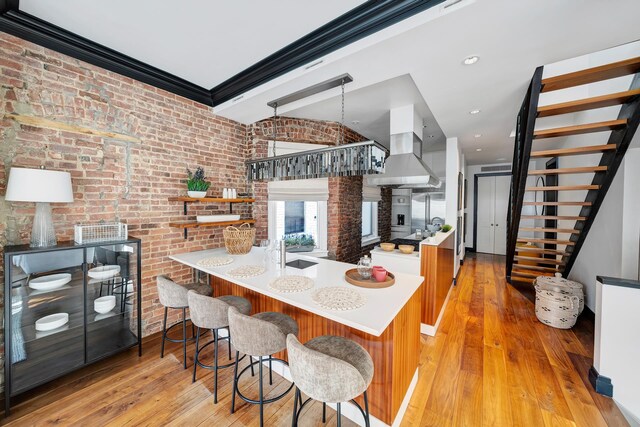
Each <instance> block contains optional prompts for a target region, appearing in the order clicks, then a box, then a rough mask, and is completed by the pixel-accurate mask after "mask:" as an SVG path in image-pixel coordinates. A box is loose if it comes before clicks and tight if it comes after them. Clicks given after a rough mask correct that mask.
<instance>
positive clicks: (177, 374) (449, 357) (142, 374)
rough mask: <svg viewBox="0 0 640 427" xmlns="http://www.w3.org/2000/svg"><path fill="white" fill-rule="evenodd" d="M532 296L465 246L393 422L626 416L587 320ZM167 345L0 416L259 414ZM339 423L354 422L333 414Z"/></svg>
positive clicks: (66, 421) (223, 418) (286, 406)
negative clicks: (545, 306) (596, 375)
mask: <svg viewBox="0 0 640 427" xmlns="http://www.w3.org/2000/svg"><path fill="white" fill-rule="evenodd" d="M523 293H524V294H525V295H528V297H529V299H528V298H527V296H524V295H523ZM530 298H532V290H531V289H530V288H527V287H526V286H525V287H524V288H523V292H522V293H521V292H520V291H519V290H517V289H515V288H513V287H512V286H511V285H508V284H507V283H506V282H505V279H504V257H494V256H491V255H481V254H478V255H477V256H468V257H467V259H466V261H465V263H464V266H463V267H462V271H461V273H460V276H459V279H458V286H456V287H455V288H454V289H453V290H452V292H451V296H450V300H449V304H448V306H447V309H446V312H445V315H444V318H443V320H442V323H441V325H440V329H439V331H438V334H437V336H436V337H427V336H422V341H423V345H422V349H421V355H420V360H421V366H420V378H419V381H418V386H417V388H416V390H415V392H414V395H413V397H412V399H411V401H410V404H409V408H408V409H407V413H406V415H405V418H404V420H403V422H402V425H403V426H428V425H435V426H446V425H463V426H482V425H498V426H538V425H539V426H564V425H569V426H573V425H575V426H604V425H610V426H623V425H627V423H626V421H625V420H624V418H623V417H622V415H621V413H620V412H619V411H618V409H617V408H616V407H615V405H614V404H613V402H612V401H611V400H610V399H607V398H605V397H602V396H600V395H598V394H596V393H595V392H594V391H593V389H592V388H591V386H590V385H589V383H588V380H587V371H588V368H589V366H591V363H592V361H591V357H592V354H593V348H592V347H593V324H592V323H591V322H590V321H589V320H588V319H586V318H585V316H583V318H581V319H580V320H579V323H578V325H576V327H575V328H574V329H572V330H569V331H561V330H558V329H553V328H549V327H547V326H545V325H543V324H541V323H540V322H538V321H537V319H536V318H535V314H534V312H533V304H532V302H531V301H530ZM167 349H168V351H167V354H166V355H165V358H164V359H160V358H159V352H160V341H159V339H158V337H157V336H156V337H151V338H149V339H146V340H145V344H144V353H143V356H142V357H141V358H138V357H137V352H136V351H134V350H132V351H129V352H126V353H123V354H121V355H118V356H115V357H113V358H110V359H108V360H104V361H101V362H99V363H97V364H95V365H92V366H90V367H87V368H85V369H83V370H80V371H78V372H75V373H73V374H70V375H68V376H66V377H64V378H61V379H59V380H56V381H53V382H51V383H49V384H47V385H45V386H42V387H40V388H38V389H36V390H33V391H31V392H28V393H25V394H24V395H23V396H21V397H20V398H19V399H17V401H16V402H15V403H14V407H13V411H12V415H11V416H10V417H9V418H8V419H3V423H4V424H7V423H8V424H9V425H16V426H17V425H51V424H58V425H86V426H102V425H112V426H123V425H174V426H183V425H184V426H187V425H188V426H197V425H202V426H210V425H211V426H216V427H217V426H231V425H233V426H255V425H257V424H258V421H257V416H258V410H257V407H256V406H254V405H248V404H246V403H244V402H243V401H241V400H239V399H237V400H236V408H237V410H236V413H235V414H234V415H231V414H230V413H229V406H230V393H231V377H232V371H231V369H227V370H224V371H221V373H220V376H219V396H218V398H219V403H218V404H217V405H216V404H214V403H213V394H212V388H213V374H212V372H211V371H207V370H204V369H199V370H198V380H197V381H196V382H195V383H192V382H191V366H192V362H191V361H190V362H189V367H190V369H188V370H186V371H185V370H184V369H182V366H181V357H182V351H181V348H180V347H179V346H178V345H176V344H168V347H167ZM188 354H189V355H192V354H193V347H192V346H190V347H189V348H188ZM221 354H222V355H224V354H226V348H224V346H223V347H222V350H221ZM222 363H224V362H222ZM244 363H245V362H243V366H244ZM256 379H257V377H254V378H252V377H251V376H247V378H246V379H245V380H244V381H243V382H241V385H240V387H241V389H243V390H250V391H248V392H247V394H248V395H250V396H254V395H255V394H252V391H253V392H255V391H256V390H257V385H256V384H255V382H256ZM265 384H268V381H266V382H265ZM287 386H288V383H287V382H286V381H284V380H283V379H281V378H280V377H278V376H277V375H274V385H273V386H272V387H270V386H268V385H266V386H265V387H266V390H269V392H268V393H269V395H273V394H275V393H278V392H279V391H280V390H284V389H285V388H286V387H287ZM292 399H293V393H289V395H287V397H286V398H284V399H282V400H280V401H278V402H275V403H273V404H269V405H266V406H265V425H268V426H289V425H290V424H291V410H292V407H293V400H292ZM321 411H322V409H321V405H320V404H318V403H314V404H313V405H311V406H310V407H309V408H308V409H306V411H305V413H304V414H303V415H302V418H301V425H302V426H314V425H317V426H321V425H323V424H322V422H321ZM327 415H328V422H327V425H335V422H336V420H335V412H333V411H331V410H328V413H327ZM343 425H345V426H350V425H354V424H353V423H350V422H348V420H347V419H343Z"/></svg>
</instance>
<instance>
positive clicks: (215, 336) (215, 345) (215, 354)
mask: <svg viewBox="0 0 640 427" xmlns="http://www.w3.org/2000/svg"><path fill="white" fill-rule="evenodd" d="M198 329H199V328H198ZM211 332H213V366H214V367H215V368H214V369H213V403H218V331H216V330H215V329H212V330H211Z"/></svg>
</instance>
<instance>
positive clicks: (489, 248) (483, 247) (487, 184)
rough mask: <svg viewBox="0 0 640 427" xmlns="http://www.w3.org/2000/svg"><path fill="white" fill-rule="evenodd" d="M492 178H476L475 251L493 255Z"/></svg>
mask: <svg viewBox="0 0 640 427" xmlns="http://www.w3.org/2000/svg"><path fill="white" fill-rule="evenodd" d="M495 188H496V180H495V177H494V176H485V177H478V219H477V227H478V228H477V232H476V233H477V234H476V239H477V247H476V251H478V252H486V253H490V254H492V253H493V243H494V233H493V211H494V209H495V197H494V193H495Z"/></svg>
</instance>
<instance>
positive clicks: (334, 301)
mask: <svg viewBox="0 0 640 427" xmlns="http://www.w3.org/2000/svg"><path fill="white" fill-rule="evenodd" d="M312 298H313V301H314V302H315V303H316V304H318V305H319V306H320V307H322V308H326V309H328V310H336V311H346V310H355V309H356V308H360V307H362V306H363V305H365V303H366V302H367V299H366V297H365V296H364V295H362V294H361V293H360V292H358V291H356V290H355V289H349V288H345V287H339V286H334V287H330V288H321V289H318V290H317V291H315V292H314V293H313V296H312Z"/></svg>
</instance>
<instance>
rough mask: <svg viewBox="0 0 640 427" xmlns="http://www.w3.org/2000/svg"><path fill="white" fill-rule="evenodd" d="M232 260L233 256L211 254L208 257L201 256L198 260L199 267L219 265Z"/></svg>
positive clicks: (229, 262)
mask: <svg viewBox="0 0 640 427" xmlns="http://www.w3.org/2000/svg"><path fill="white" fill-rule="evenodd" d="M232 262H233V258H231V257H230V256H212V257H210V258H203V259H201V260H200V261H198V262H197V263H196V264H198V265H199V266H200V267H219V266H221V265H227V264H231V263H232Z"/></svg>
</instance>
